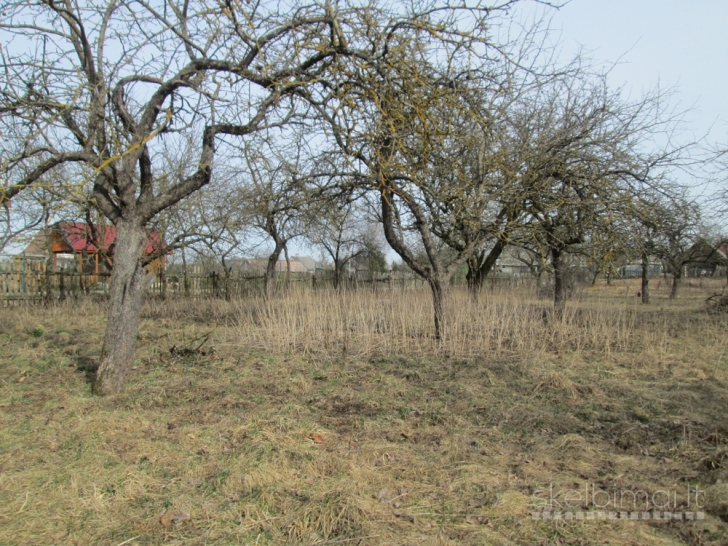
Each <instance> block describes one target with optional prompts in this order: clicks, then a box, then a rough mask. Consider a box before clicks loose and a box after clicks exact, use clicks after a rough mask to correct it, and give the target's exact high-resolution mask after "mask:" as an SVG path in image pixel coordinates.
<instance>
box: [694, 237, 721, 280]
mask: <svg viewBox="0 0 728 546" xmlns="http://www.w3.org/2000/svg"><path fill="white" fill-rule="evenodd" d="M685 254H686V256H685V257H684V263H686V264H687V265H686V272H685V273H686V276H688V277H712V276H714V275H716V273H717V272H722V271H725V269H726V266H728V243H725V242H723V243H721V244H719V245H712V244H710V243H709V242H708V241H706V240H705V239H700V240H698V241H697V242H696V243H695V244H694V245H693V246H691V247H690V248H689V249H688V251H687V252H686V253H685Z"/></svg>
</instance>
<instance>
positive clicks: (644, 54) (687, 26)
mask: <svg viewBox="0 0 728 546" xmlns="http://www.w3.org/2000/svg"><path fill="white" fill-rule="evenodd" d="M552 1H553V0H552ZM556 1H558V0H556ZM536 8H537V6H536V3H535V2H533V1H532V0H525V2H524V4H523V5H521V6H519V7H518V9H522V10H526V11H528V10H533V9H536ZM546 14H547V15H550V16H551V17H552V20H551V27H552V28H553V29H554V31H555V35H556V38H557V39H558V41H559V43H560V44H561V47H562V49H563V54H564V56H565V57H564V58H567V57H570V56H571V55H573V54H574V53H575V52H576V51H578V49H579V47H583V48H585V49H586V50H587V51H589V52H591V56H592V57H593V59H594V60H595V61H597V62H600V63H605V64H609V63H614V62H617V61H620V59H621V61H620V63H619V65H618V66H616V67H615V68H614V70H613V71H612V73H611V75H610V83H611V84H612V85H613V86H620V85H622V84H626V86H627V89H628V90H630V91H631V93H632V94H633V96H637V95H638V94H639V93H640V92H641V91H642V90H647V89H649V88H650V87H651V86H654V85H655V84H657V83H659V84H660V86H661V87H663V88H668V87H672V86H676V87H677V91H678V92H677V96H676V99H677V100H679V102H680V105H681V107H683V108H685V109H688V108H690V109H692V111H691V112H690V113H689V114H688V115H687V117H686V120H687V121H688V122H689V123H688V124H689V126H690V127H691V130H692V131H693V132H694V133H695V136H697V137H699V136H702V135H704V134H705V133H707V132H708V131H710V134H709V139H710V140H712V141H721V142H726V141H728V70H727V69H728V0H571V1H570V2H568V3H566V4H565V5H564V6H563V7H561V8H559V9H558V10H547V11H546Z"/></svg>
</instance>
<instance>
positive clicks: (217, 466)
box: [0, 284, 728, 546]
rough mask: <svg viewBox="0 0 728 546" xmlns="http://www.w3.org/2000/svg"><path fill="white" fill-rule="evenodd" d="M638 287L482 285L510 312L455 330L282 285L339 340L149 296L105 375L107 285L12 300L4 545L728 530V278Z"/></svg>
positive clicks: (480, 538)
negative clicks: (114, 372) (727, 299)
mask: <svg viewBox="0 0 728 546" xmlns="http://www.w3.org/2000/svg"><path fill="white" fill-rule="evenodd" d="M633 288H634V287H632V286H631V285H629V284H624V285H620V286H617V287H616V288H615V287H606V286H600V287H597V288H595V289H591V290H590V291H589V290H587V291H585V292H584V293H582V294H580V295H579V294H577V296H576V297H575V299H574V300H573V301H572V302H570V303H569V308H568V309H569V310H571V311H570V312H569V313H567V317H566V319H565V322H564V323H559V324H554V323H552V322H551V321H550V319H549V317H548V316H547V314H546V313H545V312H541V311H540V307H535V309H537V311H538V312H533V313H532V316H531V315H529V316H531V318H529V319H528V321H530V322H528V323H519V324H518V327H517V328H516V327H515V326H513V325H512V326H508V324H515V323H511V322H509V321H514V320H517V319H518V320H520V318H518V317H521V316H522V315H523V313H522V310H520V311H519V309H520V308H519V307H517V306H514V305H510V304H508V303H507V302H506V303H504V304H503V305H502V306H501V307H498V305H499V303H498V302H499V301H500V300H499V298H501V299H503V298H505V296H501V295H498V294H495V295H491V296H489V297H488V298H483V301H480V302H479V303H478V304H477V305H479V306H481V307H479V309H481V310H480V311H479V312H478V313H475V312H473V313H472V316H473V317H489V318H487V320H488V321H489V322H490V323H493V321H495V320H496V319H495V318H493V317H496V316H497V317H498V319H497V320H502V321H503V322H501V323H500V327H499V329H493V330H492V331H490V330H489V332H490V333H488V336H489V337H488V338H487V339H485V338H478V337H477V336H475V335H474V334H468V333H467V332H470V330H467V332H466V334H467V335H466V334H462V336H463V337H462V339H458V340H457V344H453V345H451V346H446V345H438V344H437V343H436V342H435V341H434V340H431V339H429V337H428V333H427V332H426V331H424V330H423V331H422V332H419V333H418V332H417V331H416V328H415V327H414V326H408V325H404V326H403V327H402V329H401V331H400V330H396V329H395V328H394V326H391V325H390V326H391V327H390V326H387V325H386V324H385V325H384V326H383V325H382V324H383V323H382V322H381V321H380V320H378V319H377V320H374V319H372V322H371V324H369V323H367V322H366V321H365V320H364V319H363V318H362V319H361V320H358V319H357V320H358V321H355V320H354V318H356V317H359V316H360V315H356V316H354V315H351V317H353V318H352V320H351V321H348V322H346V324H347V326H346V327H345V328H341V329H340V330H335V329H332V328H333V327H329V326H326V325H325V324H324V325H323V326H322V325H321V324H322V321H323V318H321V317H323V315H321V317H319V318H318V319H316V317H318V315H316V313H324V312H325V311H321V310H316V309H313V308H312V307H310V306H313V305H315V304H314V303H311V302H312V301H313V300H312V299H302V300H301V301H298V302H295V301H294V302H293V303H291V301H290V298H289V301H287V302H286V304H285V305H288V306H291V309H293V310H291V311H290V312H291V313H294V312H295V313H298V314H299V315H298V318H297V319H296V321H298V322H297V324H298V323H300V324H302V325H304V326H305V327H306V328H307V327H308V326H306V325H307V324H308V321H309V320H314V319H316V321H317V322H316V323H317V324H318V326H317V328H319V329H320V330H317V332H318V331H320V334H321V335H322V336H323V335H326V336H327V337H326V339H327V340H328V341H327V342H326V343H324V342H323V341H320V342H319V341H316V339H317V338H316V337H315V335H318V334H316V333H315V332H313V331H304V330H303V329H302V330H301V336H302V337H301V339H302V340H304V341H301V340H294V339H293V337H290V340H291V341H290V344H289V345H288V346H284V345H281V343H282V341H281V336H282V335H283V334H286V332H287V334H286V335H289V336H294V334H293V333H291V331H292V329H294V326H292V324H293V322H290V323H288V322H286V323H284V322H282V321H283V320H291V319H290V316H289V315H288V314H286V313H288V311H286V313H283V312H282V311H281V312H279V313H277V314H276V313H269V314H268V315H266V316H267V317H268V318H267V319H265V317H264V318H260V316H259V313H260V307H256V308H253V307H251V304H249V303H244V302H238V303H236V302H232V303H226V302H209V301H208V302H195V303H194V304H192V305H191V304H190V302H181V303H174V302H156V303H150V304H149V305H148V307H147V308H146V309H145V314H144V320H143V323H142V327H141V331H140V335H139V341H138V350H137V355H136V358H135V362H134V367H133V369H132V372H131V376H130V377H129V383H128V388H127V389H126V390H125V392H123V393H122V394H119V395H115V396H110V397H106V398H98V397H94V396H92V395H91V393H90V384H89V381H88V380H89V378H90V377H91V376H92V374H93V368H94V365H95V358H96V356H97V354H98V352H99V349H100V345H101V339H102V335H103V330H104V326H105V324H104V322H105V319H104V314H103V304H100V303H91V302H79V303H76V304H74V303H69V304H65V305H63V306H58V307H53V308H42V307H39V308H31V309H20V308H18V309H3V310H0V362H1V363H2V364H0V381H1V384H0V544H3V545H16V544H17V545H21V544H22V545H27V544H59V545H70V544H78V545H88V544H100V545H106V544H110V545H119V546H120V545H123V544H128V545H133V544H134V545H146V544H180V545H181V544H185V545H192V544H210V545H228V544H347V545H348V544H372V545H375V544H413V545H414V544H425V545H427V544H442V545H446V544H493V545H499V544H503V545H506V544H519V545H521V544H522V545H536V544H569V545H591V544H594V545H596V544H599V545H603V544H613V545H627V544H634V545H670V544H675V545H677V544H695V545H697V544H701V545H702V544H706V545H708V544H710V545H724V544H728V526H727V525H726V522H728V421H727V420H726V416H727V415H728V314H726V313H709V312H706V310H705V305H704V302H705V298H706V297H707V296H710V295H711V294H713V293H714V292H715V291H719V290H721V289H722V287H721V286H720V285H718V284H715V285H713V284H706V285H701V286H693V287H690V286H686V287H685V288H684V290H683V292H682V294H681V295H680V299H679V300H677V301H675V302H673V301H669V300H667V297H666V292H665V290H662V291H661V290H660V289H659V288H656V289H655V290H654V292H653V303H652V304H651V305H649V306H641V305H640V304H639V303H638V301H636V300H637V298H635V297H634V295H633V294H632V292H633V291H634V290H633ZM332 297H333V296H332ZM336 297H341V298H346V296H336ZM357 297H359V296H357ZM368 297H369V298H370V299H372V300H373V302H372V303H371V305H373V306H376V305H380V306H381V305H383V303H382V302H383V299H382V297H381V295H379V296H377V295H374V296H371V295H370V296H368ZM412 297H413V298H416V299H417V300H418V301H420V300H423V301H424V303H423V304H422V305H424V306H425V307H423V309H424V308H426V306H427V305H428V301H427V293H420V294H417V295H414V296H412ZM390 299H392V300H393V301H394V297H392V298H390ZM337 301H338V300H337ZM341 301H342V302H344V303H342V304H341V305H339V308H340V309H343V310H342V311H340V312H342V313H355V312H356V313H363V311H360V309H362V308H364V307H365V304H364V303H361V304H360V305H359V304H357V305H354V306H352V307H354V308H356V309H353V310H347V309H348V308H349V305H348V304H346V302H347V301H348V300H346V299H343V300H341ZM402 301H403V302H404V300H402ZM413 301H414V300H413ZM505 301H506V300H503V302H505ZM509 301H510V300H509ZM503 302H501V303H503ZM401 304H402V305H405V304H406V302H404V303H401ZM547 304H548V302H541V303H538V302H537V303H535V304H532V305H531V307H533V305H541V306H542V307H543V308H544V309H546V308H547ZM260 305H262V304H260ZM281 305H283V304H281ZM387 305H391V306H393V307H394V306H396V305H400V303H397V302H394V303H387ZM406 305H408V306H409V307H407V309H412V306H414V305H415V303H410V304H406ZM294 308H295V309H294ZM493 309H496V311H492V310H493ZM508 309H510V311H508ZM599 309H608V310H609V311H608V312H607V311H599V312H596V311H594V310H599ZM491 311H492V312H493V313H494V314H492V315H489V314H488V313H491ZM418 312H419V311H418ZM471 312H472V310H471ZM509 312H510V313H513V316H512V317H510V316H506V314H507V313H509ZM256 313H258V314H256ZM397 313H400V315H402V314H404V313H405V311H403V310H401V309H400V310H398V311H397ZM610 313H611V314H610ZM374 314H376V313H374ZM516 314H518V317H516ZM400 315H396V316H400ZM363 316H364V315H363V314H362V315H361V317H363ZM382 316H384V315H382ZM387 316H389V315H387ZM392 316H395V315H392ZM256 317H258V318H256ZM276 317H277V318H276ZM312 317H313V318H312ZM347 317H349V315H347ZM351 317H349V318H351ZM615 317H617V318H615ZM375 318H376V317H375ZM385 318H386V317H385ZM336 320H337V321H339V322H341V320H339V319H336ZM347 320H348V319H347ZM387 320H389V319H387ZM458 320H461V319H458ZM472 320H479V319H476V318H472ZM483 320H485V319H483ZM276 321H278V322H276ZM462 321H463V324H466V322H467V320H466V319H465V318H463V319H462ZM599 321H601V322H599ZM426 322H427V321H426V320H425V321H424V322H423V324H425V323H426ZM354 323H356V328H358V330H356V329H355V327H354V326H351V324H354ZM395 323H396V320H395V319H392V323H391V324H395ZM597 323H598V324H597ZM387 324H389V323H387ZM458 324H460V323H458ZM615 325H616V326H615ZM304 326H301V328H304ZM367 328H368V329H369V330H367V331H366V336H364V335H363V334H362V335H361V337H357V336H359V333H361V331H362V330H365V329H367ZM413 328H415V329H414V330H413ZM423 328H424V327H423ZM463 328H464V326H463ZM478 328H480V330H481V331H482V329H483V328H484V327H478ZM476 330H477V329H476ZM462 331H465V330H462ZM276 332H278V334H279V335H276ZM306 332H308V333H306ZM294 333H295V332H294ZM453 335H454V334H453ZM397 336H403V339H404V336H409V337H407V339H408V340H409V341H407V342H406V343H405V342H404V341H402V343H400V344H399V345H394V341H396V339H395V338H396V337H397ZM498 336H500V337H498ZM522 338H529V339H530V341H528V343H525V342H523V341H522ZM286 339H289V338H286ZM322 339H323V338H322ZM305 340H314V341H310V342H306V341H305ZM468 340H469V341H468ZM509 340H510V341H509ZM519 340H520V341H519ZM286 343H288V341H286ZM307 343H308V344H307ZM464 344H469V345H468V347H467V351H466V350H464V349H463V350H460V349H457V347H464ZM655 516H658V517H659V518H660V519H655Z"/></svg>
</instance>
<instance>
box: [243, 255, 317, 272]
mask: <svg viewBox="0 0 728 546" xmlns="http://www.w3.org/2000/svg"><path fill="white" fill-rule="evenodd" d="M309 260H310V261H311V262H313V267H314V269H313V270H309V269H308V267H306V264H305V263H304V261H305V262H309ZM289 262H290V267H291V273H314V272H315V266H316V262H315V260H313V258H308V257H307V256H292V257H291V258H290V260H289ZM267 267H268V260H267V259H266V258H249V259H245V260H243V261H242V264H241V268H242V270H243V272H245V273H248V274H254V275H263V273H265V270H266V268H267ZM275 270H276V272H278V273H285V272H286V271H288V264H287V263H286V260H278V261H277V262H276V269H275Z"/></svg>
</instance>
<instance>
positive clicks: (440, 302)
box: [427, 275, 448, 340]
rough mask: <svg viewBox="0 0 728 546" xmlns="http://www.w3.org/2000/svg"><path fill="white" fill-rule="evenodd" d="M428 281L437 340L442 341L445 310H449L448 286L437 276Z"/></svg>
mask: <svg viewBox="0 0 728 546" xmlns="http://www.w3.org/2000/svg"><path fill="white" fill-rule="evenodd" d="M427 280H428V283H429V285H430V290H432V305H433V310H434V318H435V339H437V340H441V339H442V333H443V327H444V325H445V321H446V319H445V310H446V309H447V299H448V286H447V283H446V282H443V280H442V279H440V278H439V277H437V276H436V275H433V276H431V277H430V278H429V279H427Z"/></svg>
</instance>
